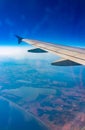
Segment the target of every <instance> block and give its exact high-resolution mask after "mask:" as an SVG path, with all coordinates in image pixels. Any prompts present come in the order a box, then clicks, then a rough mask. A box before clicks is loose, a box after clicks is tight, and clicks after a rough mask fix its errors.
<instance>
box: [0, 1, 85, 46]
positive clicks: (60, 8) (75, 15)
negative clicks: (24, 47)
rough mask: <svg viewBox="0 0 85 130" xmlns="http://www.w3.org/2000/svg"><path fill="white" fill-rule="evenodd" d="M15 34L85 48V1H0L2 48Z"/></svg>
mask: <svg viewBox="0 0 85 130" xmlns="http://www.w3.org/2000/svg"><path fill="white" fill-rule="evenodd" d="M14 34H18V35H21V36H24V37H26V38H32V39H38V40H42V41H49V42H54V43H62V44H68V45H75V46H76V45H81V46H82V45H84V46H85V0H0V44H3V45H8V44H11V45H12V44H15V45H16V38H14Z"/></svg>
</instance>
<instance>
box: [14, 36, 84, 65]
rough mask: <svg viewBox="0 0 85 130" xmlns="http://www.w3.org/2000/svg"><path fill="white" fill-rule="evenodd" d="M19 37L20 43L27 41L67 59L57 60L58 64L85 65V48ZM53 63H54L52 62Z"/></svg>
mask: <svg viewBox="0 0 85 130" xmlns="http://www.w3.org/2000/svg"><path fill="white" fill-rule="evenodd" d="M16 37H17V38H18V43H19V44H20V43H21V42H26V43H28V44H31V45H33V46H35V47H36V48H40V49H42V50H45V51H48V52H51V53H54V54H55V55H58V56H60V57H62V58H64V59H66V60H64V61H60V62H59V61H57V62H56V65H58V66H61V65H62V66H70V65H80V64H81V65H85V49H83V48H75V47H70V46H64V45H59V44H52V43H47V42H41V41H37V40H31V39H24V38H22V37H19V36H17V35H16ZM52 64H53V63H52Z"/></svg>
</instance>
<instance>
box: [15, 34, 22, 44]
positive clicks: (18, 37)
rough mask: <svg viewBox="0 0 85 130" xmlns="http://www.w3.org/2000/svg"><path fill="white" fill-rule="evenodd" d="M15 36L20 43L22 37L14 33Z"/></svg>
mask: <svg viewBox="0 0 85 130" xmlns="http://www.w3.org/2000/svg"><path fill="white" fill-rule="evenodd" d="M15 36H16V38H17V39H18V44H20V43H21V42H22V40H23V38H22V37H20V36H18V35H15Z"/></svg>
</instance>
